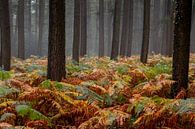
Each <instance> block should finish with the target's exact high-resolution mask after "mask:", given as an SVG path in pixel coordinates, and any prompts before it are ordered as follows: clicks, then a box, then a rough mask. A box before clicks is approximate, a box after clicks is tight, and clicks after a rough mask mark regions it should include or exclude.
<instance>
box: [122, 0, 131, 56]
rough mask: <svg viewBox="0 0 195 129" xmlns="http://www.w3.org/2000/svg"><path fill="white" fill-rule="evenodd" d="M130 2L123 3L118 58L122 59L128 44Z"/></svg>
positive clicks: (128, 0)
mask: <svg viewBox="0 0 195 129" xmlns="http://www.w3.org/2000/svg"><path fill="white" fill-rule="evenodd" d="M130 1H131V0H124V3H123V23H122V36H121V45H120V56H122V57H123V56H125V53H126V48H127V44H128V36H129V19H130V17H129V13H130V8H129V7H130V6H129V5H130Z"/></svg>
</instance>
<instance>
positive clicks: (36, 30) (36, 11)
mask: <svg viewBox="0 0 195 129" xmlns="http://www.w3.org/2000/svg"><path fill="white" fill-rule="evenodd" d="M38 16H39V1H38V0H36V5H35V39H34V41H35V49H36V50H35V51H34V52H35V54H38V49H37V48H38Z"/></svg>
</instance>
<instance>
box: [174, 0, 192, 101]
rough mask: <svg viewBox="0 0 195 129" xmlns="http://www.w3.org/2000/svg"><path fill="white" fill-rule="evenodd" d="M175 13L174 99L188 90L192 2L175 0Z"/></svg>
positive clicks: (189, 0)
mask: <svg viewBox="0 0 195 129" xmlns="http://www.w3.org/2000/svg"><path fill="white" fill-rule="evenodd" d="M174 11H175V19H174V20H175V21H174V24H175V27H174V52H173V74H172V78H173V80H174V81H175V83H174V84H173V87H172V90H171V95H172V97H173V98H174V97H175V96H176V95H177V93H178V92H179V91H180V90H182V89H187V88H188V70H189V52H190V30H191V13H192V12H191V11H192V0H188V1H186V0H175V9H174Z"/></svg>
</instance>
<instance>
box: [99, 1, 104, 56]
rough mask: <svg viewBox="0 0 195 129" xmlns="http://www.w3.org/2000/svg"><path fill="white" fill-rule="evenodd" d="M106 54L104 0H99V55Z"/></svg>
mask: <svg viewBox="0 0 195 129" xmlns="http://www.w3.org/2000/svg"><path fill="white" fill-rule="evenodd" d="M103 56H104V0H99V57H103Z"/></svg>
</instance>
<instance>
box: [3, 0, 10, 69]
mask: <svg viewBox="0 0 195 129" xmlns="http://www.w3.org/2000/svg"><path fill="white" fill-rule="evenodd" d="M0 6H2V7H1V8H2V23H3V25H2V37H1V38H2V46H1V47H2V48H3V49H2V57H1V58H2V66H3V68H4V70H7V71H9V70H10V62H11V40H10V17H9V1H8V0H0Z"/></svg>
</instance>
